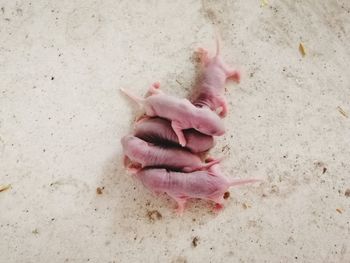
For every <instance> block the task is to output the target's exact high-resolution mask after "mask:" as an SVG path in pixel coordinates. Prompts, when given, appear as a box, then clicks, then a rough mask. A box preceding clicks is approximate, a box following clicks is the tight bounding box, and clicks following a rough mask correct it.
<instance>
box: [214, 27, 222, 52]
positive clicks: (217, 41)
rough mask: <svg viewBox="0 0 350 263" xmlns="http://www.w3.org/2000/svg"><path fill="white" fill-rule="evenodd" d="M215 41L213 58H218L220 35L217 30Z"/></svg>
mask: <svg viewBox="0 0 350 263" xmlns="http://www.w3.org/2000/svg"><path fill="white" fill-rule="evenodd" d="M215 41H216V55H215V57H218V56H220V50H221V39H220V34H219V32H218V31H217V30H216V31H215Z"/></svg>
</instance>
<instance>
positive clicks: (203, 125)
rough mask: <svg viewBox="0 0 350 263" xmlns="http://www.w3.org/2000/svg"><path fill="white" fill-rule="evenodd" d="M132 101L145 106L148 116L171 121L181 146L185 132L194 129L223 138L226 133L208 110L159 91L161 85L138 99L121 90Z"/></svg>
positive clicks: (214, 115) (220, 123)
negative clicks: (146, 95) (148, 94)
mask: <svg viewBox="0 0 350 263" xmlns="http://www.w3.org/2000/svg"><path fill="white" fill-rule="evenodd" d="M121 90H122V91H123V92H124V93H125V94H126V95H128V96H129V97H130V98H131V99H133V100H134V101H136V102H137V103H138V104H139V105H140V106H141V107H142V106H143V108H144V110H145V112H146V115H148V116H150V117H155V116H158V117H162V118H165V119H168V120H170V121H171V127H172V129H173V130H174V132H175V134H176V136H177V137H178V141H179V143H180V145H181V146H185V145H186V143H187V142H186V138H185V136H184V133H183V130H185V129H190V128H193V129H195V130H197V131H199V132H201V133H204V134H206V135H212V136H221V135H223V134H224V133H225V127H224V124H223V122H222V120H221V119H220V118H219V116H217V115H216V114H215V113H214V112H212V111H211V110H210V109H208V108H197V107H195V106H194V105H193V104H192V103H191V102H190V101H189V100H187V99H180V98H176V97H173V96H170V95H166V94H164V93H163V92H161V91H160V90H159V84H158V83H154V84H153V86H151V87H150V89H149V93H150V96H148V97H146V98H140V97H136V96H134V95H132V94H130V93H128V92H127V91H125V90H123V89H121Z"/></svg>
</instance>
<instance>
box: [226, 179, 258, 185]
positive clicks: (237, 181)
mask: <svg viewBox="0 0 350 263" xmlns="http://www.w3.org/2000/svg"><path fill="white" fill-rule="evenodd" d="M260 181H261V180H260V179H256V178H249V179H233V180H231V181H229V185H230V186H237V185H243V184H250V183H256V182H260Z"/></svg>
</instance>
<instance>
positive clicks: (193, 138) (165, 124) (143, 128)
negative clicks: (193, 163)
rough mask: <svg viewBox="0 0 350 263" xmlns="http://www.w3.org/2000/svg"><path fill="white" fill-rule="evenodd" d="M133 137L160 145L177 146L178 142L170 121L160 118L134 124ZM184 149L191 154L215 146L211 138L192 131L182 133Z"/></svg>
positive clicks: (142, 120)
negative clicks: (184, 140) (184, 143)
mask: <svg viewBox="0 0 350 263" xmlns="http://www.w3.org/2000/svg"><path fill="white" fill-rule="evenodd" d="M134 135H135V136H136V137H138V138H140V139H142V140H144V141H147V142H152V143H155V144H160V145H167V146H177V145H179V140H178V138H177V136H176V134H175V132H174V130H173V129H172V128H171V124H170V121H168V120H166V119H162V118H158V117H155V118H146V119H141V120H140V121H138V122H137V123H136V124H135V129H134ZM184 136H185V138H186V142H187V143H186V148H188V149H189V150H190V151H191V152H193V153H200V152H204V151H207V150H209V149H210V148H212V147H213V146H214V144H215V141H214V138H213V136H209V135H205V134H202V133H200V132H198V131H196V130H194V129H189V130H185V131H184Z"/></svg>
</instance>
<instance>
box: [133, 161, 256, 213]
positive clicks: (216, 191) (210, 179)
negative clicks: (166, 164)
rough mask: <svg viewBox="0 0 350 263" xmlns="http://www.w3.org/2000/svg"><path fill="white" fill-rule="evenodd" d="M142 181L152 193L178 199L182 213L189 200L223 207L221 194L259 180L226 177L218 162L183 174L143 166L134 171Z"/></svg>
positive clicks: (178, 210) (218, 207)
mask: <svg viewBox="0 0 350 263" xmlns="http://www.w3.org/2000/svg"><path fill="white" fill-rule="evenodd" d="M136 177H137V178H138V179H139V180H141V182H142V184H143V185H144V186H145V187H146V188H148V189H149V190H150V191H152V192H153V193H155V194H160V193H166V194H168V195H169V196H170V197H171V198H173V199H174V200H175V201H176V202H177V212H178V213H179V214H182V212H183V210H184V207H185V203H186V201H187V200H188V199H191V198H199V199H205V200H210V201H213V202H215V203H216V206H215V208H216V209H217V210H219V209H221V208H222V203H223V201H224V198H223V196H224V193H225V192H226V191H227V190H228V188H230V187H231V186H234V185H242V184H247V183H253V182H257V181H259V180H258V179H233V180H229V179H227V178H225V177H224V176H223V175H222V174H221V172H220V171H219V169H218V164H215V165H213V166H212V167H211V168H209V169H208V170H204V171H195V172H192V173H182V172H174V171H168V170H166V169H154V168H151V169H142V170H139V171H138V172H136Z"/></svg>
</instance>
